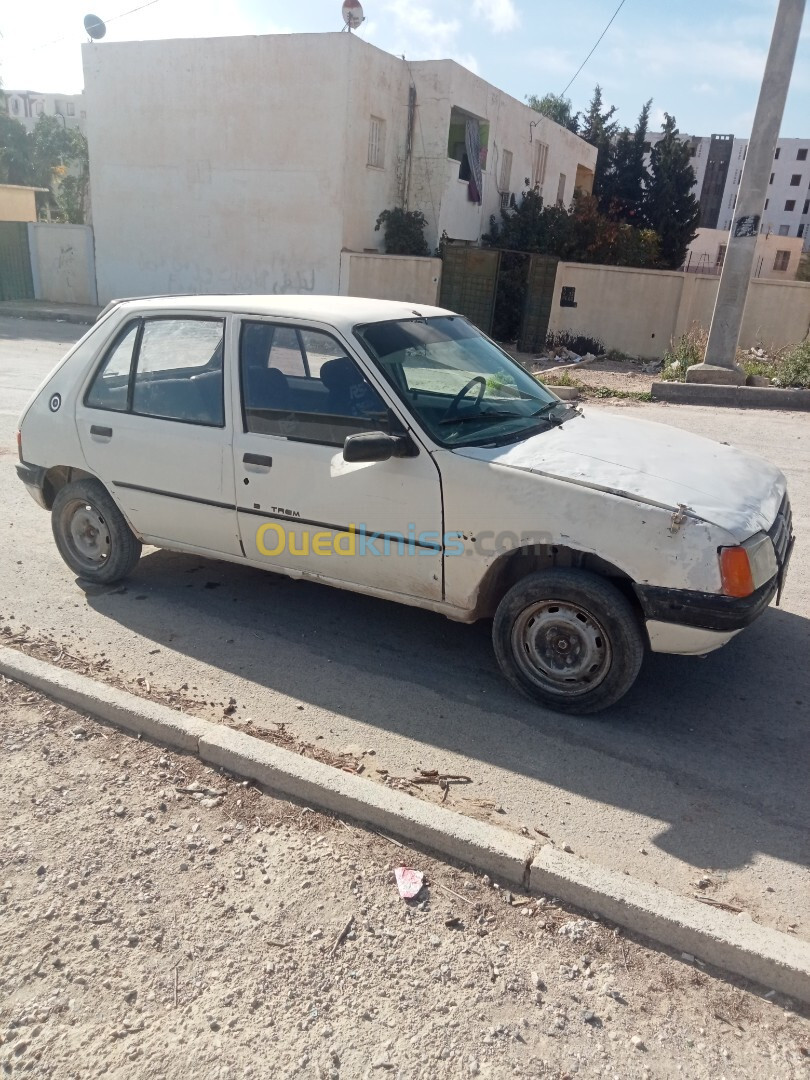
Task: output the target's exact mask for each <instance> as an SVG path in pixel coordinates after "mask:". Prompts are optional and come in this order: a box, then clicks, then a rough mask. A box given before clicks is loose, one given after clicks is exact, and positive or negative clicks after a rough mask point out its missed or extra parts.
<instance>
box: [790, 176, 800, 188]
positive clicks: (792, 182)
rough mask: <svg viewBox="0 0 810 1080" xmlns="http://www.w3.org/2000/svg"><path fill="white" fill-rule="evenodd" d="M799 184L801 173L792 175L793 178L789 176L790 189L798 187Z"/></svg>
mask: <svg viewBox="0 0 810 1080" xmlns="http://www.w3.org/2000/svg"><path fill="white" fill-rule="evenodd" d="M801 182H802V174H801V173H794V174H793V176H791V178H790V186H791V187H798V186H799V184H800V183H801Z"/></svg>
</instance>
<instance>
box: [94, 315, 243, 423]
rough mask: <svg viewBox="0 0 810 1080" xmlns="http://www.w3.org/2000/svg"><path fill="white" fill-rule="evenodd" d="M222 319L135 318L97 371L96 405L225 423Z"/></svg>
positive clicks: (158, 416) (164, 417)
mask: <svg viewBox="0 0 810 1080" xmlns="http://www.w3.org/2000/svg"><path fill="white" fill-rule="evenodd" d="M224 326H225V323H224V320H223V319H195V318H177V319H173V318H164V317H160V318H155V319H135V320H134V321H133V322H131V323H130V324H129V325H128V326H127V327H126V328H125V330H124V332H123V334H122V335H120V336H119V337H118V339H117V341H116V342H115V344H114V345H113V347H112V348H111V350H110V351H109V353H108V354H107V356H106V358H105V359H104V361H103V362H102V364H101V367H100V368H99V369H98V371H97V372H96V375H95V378H94V379H93V382H92V384H91V386H90V389H89V391H88V393H87V396H86V398H85V404H86V405H87V406H88V407H89V408H92V409H112V410H114V411H115V412H131V413H137V414H138V415H140V416H148V417H154V418H155V419H160V420H178V421H182V422H184V423H189V424H201V425H205V426H209V427H223V426H224V424H225V407H224V400H223V367H222V352H223V332H224Z"/></svg>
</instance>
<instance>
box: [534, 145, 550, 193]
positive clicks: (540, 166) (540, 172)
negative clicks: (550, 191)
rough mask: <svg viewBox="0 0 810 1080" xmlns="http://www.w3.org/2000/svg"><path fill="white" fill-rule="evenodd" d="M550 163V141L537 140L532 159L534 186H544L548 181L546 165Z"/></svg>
mask: <svg viewBox="0 0 810 1080" xmlns="http://www.w3.org/2000/svg"><path fill="white" fill-rule="evenodd" d="M547 164H548V143H544V142H536V143H535V144H534V159H533V161H532V187H533V188H542V187H543V184H545V182H546V165H547Z"/></svg>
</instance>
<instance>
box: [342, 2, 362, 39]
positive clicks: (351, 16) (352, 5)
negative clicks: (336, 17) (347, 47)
mask: <svg viewBox="0 0 810 1080" xmlns="http://www.w3.org/2000/svg"><path fill="white" fill-rule="evenodd" d="M365 19H366V17H365V15H364V14H363V5H362V4H358V3H356V0H343V21H344V22H345V23H346V26H347V27H348V28H349V32H351V31H352V30H356V29H357V28H358V26H360V24H361V23H363V22H365Z"/></svg>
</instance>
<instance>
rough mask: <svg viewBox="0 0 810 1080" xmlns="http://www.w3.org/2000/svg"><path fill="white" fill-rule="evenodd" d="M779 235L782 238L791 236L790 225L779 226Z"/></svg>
mask: <svg viewBox="0 0 810 1080" xmlns="http://www.w3.org/2000/svg"><path fill="white" fill-rule="evenodd" d="M779 235H780V236H790V226H789V225H780V226H779Z"/></svg>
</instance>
